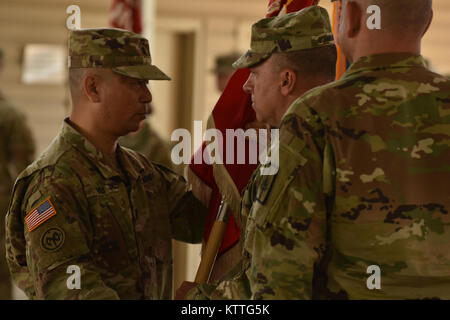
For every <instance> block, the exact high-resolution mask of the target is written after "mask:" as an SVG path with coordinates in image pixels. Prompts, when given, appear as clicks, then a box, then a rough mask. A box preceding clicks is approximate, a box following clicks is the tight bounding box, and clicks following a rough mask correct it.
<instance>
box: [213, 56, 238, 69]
mask: <svg viewBox="0 0 450 320" xmlns="http://www.w3.org/2000/svg"><path fill="white" fill-rule="evenodd" d="M240 56H241V54H240V53H237V52H233V53H229V54H223V55H220V56H217V58H216V66H215V68H214V69H213V70H212V72H214V73H228V72H234V69H233V66H232V65H233V62H235V61H236V60H237V59H239V57H240Z"/></svg>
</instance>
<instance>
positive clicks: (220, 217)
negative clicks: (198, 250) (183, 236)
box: [195, 200, 230, 283]
mask: <svg viewBox="0 0 450 320" xmlns="http://www.w3.org/2000/svg"><path fill="white" fill-rule="evenodd" d="M229 215H230V211H229V207H228V204H227V203H226V202H225V201H223V200H222V202H221V203H220V207H219V210H218V211H217V216H216V221H214V225H213V227H212V229H211V232H210V235H209V238H208V242H207V243H206V247H205V250H204V252H203V255H202V260H201V262H200V265H199V267H198V270H197V274H196V276H195V282H196V283H207V282H208V281H209V278H210V276H211V271H212V269H213V266H214V262H215V261H216V257H217V252H218V251H219V248H220V244H221V243H222V239H223V235H224V233H225V230H226V228H227V222H228V217H229Z"/></svg>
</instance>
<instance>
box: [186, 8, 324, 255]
mask: <svg viewBox="0 0 450 320" xmlns="http://www.w3.org/2000/svg"><path fill="white" fill-rule="evenodd" d="M317 2H318V1H317V0H270V1H269V6H268V10H267V15H266V17H273V16H277V15H278V14H279V13H280V11H281V10H282V9H283V7H284V8H285V9H286V12H294V11H298V10H301V9H303V8H306V7H308V6H311V5H313V4H317ZM249 74H250V71H249V69H240V70H237V71H236V72H235V73H234V74H233V76H232V77H231V79H230V80H229V82H228V84H227V87H226V88H225V90H224V92H223V93H222V95H221V97H220V98H219V101H218V102H217V104H216V106H215V107H214V109H213V112H212V114H211V115H210V117H209V119H208V126H207V127H208V129H209V128H215V129H217V130H219V131H221V132H222V134H223V135H224V136H225V131H226V129H235V130H236V129H244V130H245V128H246V125H247V124H248V123H250V122H252V121H255V119H256V115H255V112H254V110H253V108H252V101H251V96H250V95H249V94H247V93H245V92H244V91H243V89H242V86H243V85H244V83H245V82H246V81H247V78H248V76H249ZM223 143H224V148H223V149H224V151H223V154H222V159H225V158H226V150H227V148H226V139H224V141H223ZM205 147H206V144H205V143H203V145H202V147H201V148H200V149H198V150H197V152H196V154H198V153H200V152H201V154H203V151H204V149H205ZM248 147H249V146H248V144H247V145H246V148H247V149H246V151H247V152H246V155H248V154H249V152H248V151H249V148H248ZM235 154H236V152H235ZM194 158H195V156H193V157H192V159H191V164H190V165H189V169H190V171H191V172H189V175H190V176H191V177H192V173H194V176H193V178H194V179H197V178H199V179H200V180H201V181H202V182H203V183H204V184H206V185H207V186H208V187H209V188H211V198H210V202H209V206H208V217H207V221H206V225H205V231H204V238H205V241H207V240H208V238H209V234H210V232H211V228H212V225H213V224H214V221H215V218H216V215H217V211H218V208H219V205H220V202H221V200H222V197H223V198H224V200H225V201H226V202H227V203H228V204H229V206H230V208H231V210H232V211H234V212H239V206H240V194H241V192H242V191H243V189H244V188H245V187H246V186H247V184H248V181H249V179H250V177H251V175H252V173H253V171H254V170H255V169H256V167H257V165H254V164H253V165H252V164H213V165H208V164H206V163H202V164H194ZM239 237H240V230H239V227H238V226H237V224H236V221H235V219H234V217H233V215H230V219H229V221H228V225H227V229H226V231H225V235H224V237H223V240H222V245H221V247H220V248H219V254H220V253H223V252H225V251H226V250H228V249H229V248H231V247H232V246H233V245H234V244H236V242H237V241H238V240H239Z"/></svg>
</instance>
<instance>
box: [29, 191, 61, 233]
mask: <svg viewBox="0 0 450 320" xmlns="http://www.w3.org/2000/svg"><path fill="white" fill-rule="evenodd" d="M55 214H56V210H55V208H54V207H53V205H52V203H51V202H50V198H47V199H46V200H45V201H44V202H42V203H41V204H39V205H38V206H37V207H36V208H34V209H33V210H31V212H30V213H28V214H27V216H26V217H25V222H26V224H27V227H28V231H29V232H31V231H33V230H34V229H36V228H37V227H39V226H40V225H41V224H42V223H44V222H45V221H47V220H48V219H50V218H51V217H53V216H54V215H55Z"/></svg>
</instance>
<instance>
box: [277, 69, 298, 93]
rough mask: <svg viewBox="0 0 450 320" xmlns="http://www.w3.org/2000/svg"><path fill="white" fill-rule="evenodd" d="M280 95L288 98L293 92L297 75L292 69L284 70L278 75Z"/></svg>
mask: <svg viewBox="0 0 450 320" xmlns="http://www.w3.org/2000/svg"><path fill="white" fill-rule="evenodd" d="M280 81H281V94H282V95H283V96H288V95H290V94H291V93H292V91H294V89H295V84H296V82H297V75H296V74H295V72H294V70H292V69H284V70H283V71H281V73H280Z"/></svg>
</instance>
